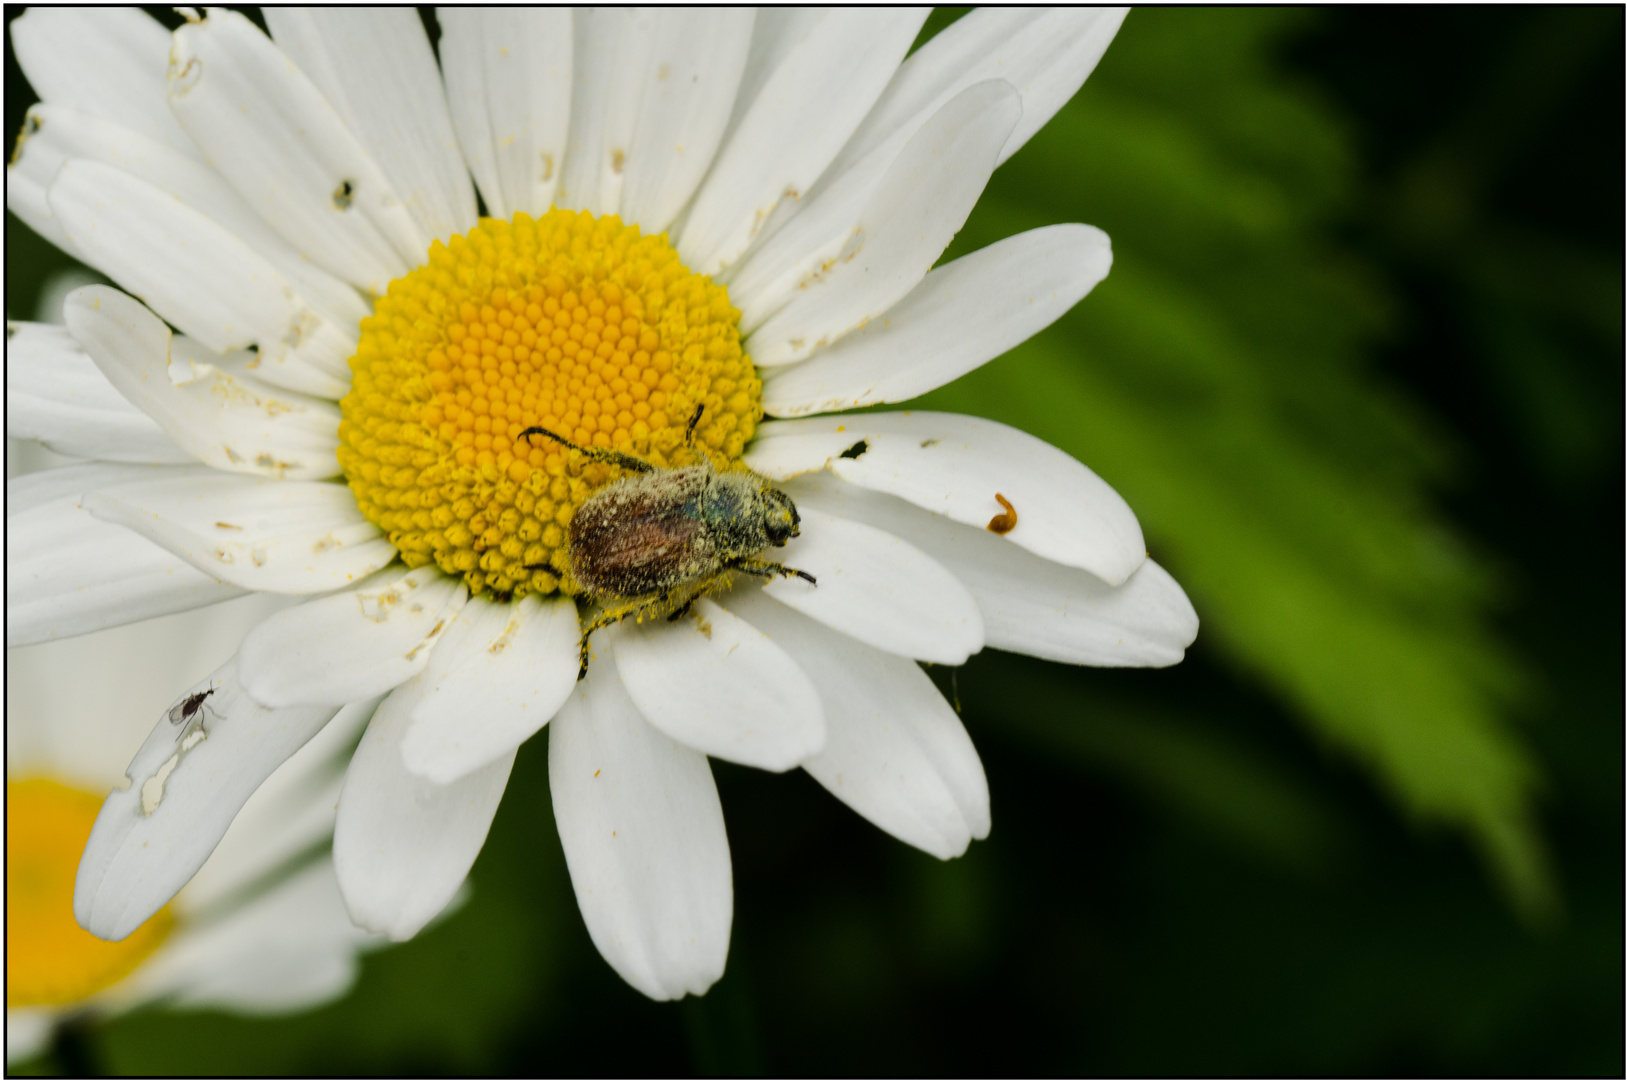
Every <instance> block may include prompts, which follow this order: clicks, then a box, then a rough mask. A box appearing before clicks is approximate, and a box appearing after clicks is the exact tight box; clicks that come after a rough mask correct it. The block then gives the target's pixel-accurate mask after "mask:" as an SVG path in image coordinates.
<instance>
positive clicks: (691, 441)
mask: <svg viewBox="0 0 1627 1080" xmlns="http://www.w3.org/2000/svg"><path fill="white" fill-rule="evenodd" d="M705 411H706V402H704V401H703V402H701V403H700V404H699V405H696V406H695V415H694V416H691V417H690V418H689V426H688V427H686V428H684V445H685V446H694V445H695V425H696V424H699V423H700V422H701V413H703V412H705Z"/></svg>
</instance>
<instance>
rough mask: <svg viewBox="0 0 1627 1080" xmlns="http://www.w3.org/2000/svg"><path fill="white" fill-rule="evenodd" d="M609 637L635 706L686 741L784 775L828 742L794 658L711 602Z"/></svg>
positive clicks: (809, 686) (727, 758)
mask: <svg viewBox="0 0 1627 1080" xmlns="http://www.w3.org/2000/svg"><path fill="white" fill-rule="evenodd" d="M610 636H611V638H612V640H613V642H614V647H615V651H616V667H617V669H618V670H620V672H621V677H622V683H623V685H625V686H626V688H627V693H628V695H629V696H631V697H632V699H633V703H634V704H635V705H637V706H638V711H639V712H641V713H642V714H643V715H644V719H646V720H648V721H649V722H650V723H651V724H653V725H655V726H656V727H657V728H659V729H660V730H662V731H664V732H666V733H667V734H668V735H670V736H672V737H673V738H674V739H676V740H678V741H679V742H681V743H683V744H684V745H685V746H692V747H694V748H695V749H696V750H699V751H701V752H702V753H705V754H709V755H711V756H712V757H718V758H722V759H723V760H725V761H734V762H738V763H739V764H741V765H751V766H755V767H756V768H759V769H771V770H773V771H774V772H783V771H784V770H786V769H789V768H793V767H795V766H796V765H798V764H800V763H801V761H802V759H803V758H806V757H808V756H809V755H810V754H816V753H818V752H819V750H820V748H821V747H823V746H824V745H825V718H824V716H823V714H822V713H821V712H820V708H819V696H818V694H816V693H815V692H814V688H813V684H812V683H810V682H809V681H808V679H807V677H806V676H805V675H803V674H802V672H801V671H800V670H799V669H798V668H797V665H796V662H795V661H793V660H792V659H791V658H790V657H789V656H786V655H785V653H784V651H783V650H781V649H780V647H779V646H777V645H775V644H774V643H773V642H772V641H770V640H769V639H768V638H767V637H766V636H764V635H763V634H762V632H760V631H758V630H756V629H754V628H753V627H751V626H750V625H748V624H747V623H746V622H745V621H744V620H742V619H739V618H737V617H735V616H734V615H731V614H729V613H728V612H727V611H725V610H724V609H723V608H720V607H718V606H717V605H716V604H714V603H712V602H711V601H710V600H704V599H703V600H698V601H696V603H695V607H694V610H693V612H692V614H691V615H690V616H689V617H687V618H683V619H679V620H678V621H677V622H676V623H668V622H666V621H665V620H662V621H659V622H657V623H655V624H654V625H652V626H648V627H645V626H623V627H621V628H619V629H617V630H615V631H612V632H611V634H610Z"/></svg>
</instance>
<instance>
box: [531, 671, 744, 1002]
mask: <svg viewBox="0 0 1627 1080" xmlns="http://www.w3.org/2000/svg"><path fill="white" fill-rule="evenodd" d="M548 785H549V788H550V789H551V792H552V795H553V802H554V821H555V823H556V824H557V825H558V826H559V840H560V843H561V844H562V845H563V846H564V848H565V863H566V865H567V866H568V867H569V868H570V872H571V885H572V886H573V887H574V888H575V890H576V902H577V905H578V906H579V907H580V908H581V909H582V919H583V921H585V922H586V923H587V927H588V934H589V936H591V937H592V938H593V944H594V945H596V946H598V948H599V952H600V953H601V954H602V955H603V956H604V958H605V960H607V961H608V962H609V964H610V966H611V967H613V968H615V969H616V974H618V975H620V976H621V977H622V978H623V979H626V980H627V981H628V982H629V983H631V984H632V985H633V987H634V988H635V989H637V990H639V991H640V992H642V993H644V994H645V995H647V996H649V997H652V998H655V999H656V1000H657V1001H668V1000H672V999H675V998H680V997H683V996H684V994H686V993H689V994H702V993H705V992H706V989H707V987H709V986H711V985H712V984H713V983H714V982H716V981H717V980H718V979H719V978H720V977H722V975H723V964H724V961H725V960H726V959H727V958H728V954H729V923H730V921H731V919H732V918H733V913H734V879H733V873H732V871H731V869H730V866H729V839H728V836H727V834H726V833H725V832H724V830H723V807H722V805H721V804H719V802H718V797H717V786H716V785H715V784H714V783H713V781H712V770H711V769H710V768H709V767H708V766H707V764H706V755H704V754H702V753H700V752H699V751H696V750H691V749H689V748H688V747H684V746H679V745H678V744H677V743H675V742H673V741H672V740H671V739H669V738H668V737H667V736H665V735H663V734H662V733H661V732H659V731H657V730H655V728H653V727H651V726H650V725H649V724H647V723H645V722H644V720H643V718H642V717H640V716H639V713H638V708H637V706H635V705H634V704H633V702H632V699H631V698H629V697H628V696H627V691H626V689H625V688H624V687H623V686H622V683H621V678H620V675H619V674H618V672H617V671H616V666H615V658H614V656H612V655H610V654H609V653H604V654H601V655H600V657H599V658H598V659H597V660H596V661H595V662H594V664H593V666H592V667H591V668H589V669H588V676H587V678H586V679H585V680H583V681H582V682H581V683H580V684H579V689H578V691H577V692H576V693H575V694H573V695H571V697H570V699H569V700H568V701H567V702H566V703H565V707H564V708H563V709H561V710H560V713H559V715H558V716H557V717H555V718H554V721H553V725H552V732H551V734H550V735H549V736H548Z"/></svg>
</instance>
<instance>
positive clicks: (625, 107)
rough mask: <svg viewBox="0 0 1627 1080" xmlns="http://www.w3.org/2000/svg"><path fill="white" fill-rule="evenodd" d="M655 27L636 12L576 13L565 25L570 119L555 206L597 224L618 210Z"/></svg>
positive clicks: (650, 19)
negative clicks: (568, 36) (595, 218)
mask: <svg viewBox="0 0 1627 1080" xmlns="http://www.w3.org/2000/svg"><path fill="white" fill-rule="evenodd" d="M655 29H656V20H655V15H654V13H652V12H649V11H645V10H639V9H636V8H579V9H578V10H577V11H576V12H575V14H574V17H573V18H572V20H571V82H572V85H571V119H570V125H569V131H570V138H569V141H568V142H567V143H566V147H565V162H564V170H563V172H562V174H561V176H560V180H559V187H558V189H557V190H556V191H555V192H554V202H555V203H557V204H558V205H560V206H564V207H568V208H570V209H572V210H587V211H589V212H591V213H593V214H596V215H598V216H600V217H603V216H604V215H606V214H614V213H617V212H618V211H619V210H620V209H621V188H622V180H623V176H624V170H625V167H626V163H627V148H628V147H629V146H631V145H632V141H633V129H634V126H635V125H636V123H637V121H638V108H639V105H640V104H641V102H642V100H643V93H644V80H643V79H642V78H637V77H635V76H634V74H633V73H639V72H646V71H648V70H649V60H650V57H651V55H653V52H654V49H655Z"/></svg>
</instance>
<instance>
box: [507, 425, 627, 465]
mask: <svg viewBox="0 0 1627 1080" xmlns="http://www.w3.org/2000/svg"><path fill="white" fill-rule="evenodd" d="M532 435H546V436H548V437H549V438H550V439H552V440H554V442H556V443H559V444H560V445H562V446H567V447H569V448H570V449H572V450H575V451H576V452H577V453H579V454H581V455H582V456H584V457H586V458H587V459H588V460H590V461H597V462H600V463H601V464H604V465H620V466H621V467H622V468H624V469H631V470H633V471H634V472H654V471H655V466H654V465H651V464H650V463H649V462H647V461H640V460H639V459H638V458H636V457H634V456H633V455H631V454H624V453H622V452H621V451H620V450H606V449H605V448H604V447H602V446H577V445H576V444H575V443H573V442H571V441H570V440H569V439H566V438H562V437H561V436H558V435H555V434H554V433H553V432H551V431H549V430H548V429H547V428H544V427H528V428H526V429H525V430H524V431H522V432H520V434H519V436H518V439H525V440H526V442H527V444H529V443H530V441H531V436H532Z"/></svg>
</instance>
